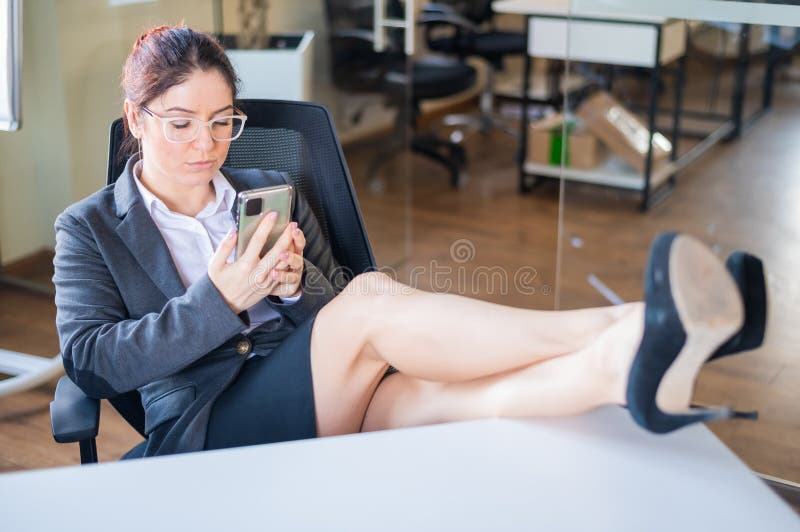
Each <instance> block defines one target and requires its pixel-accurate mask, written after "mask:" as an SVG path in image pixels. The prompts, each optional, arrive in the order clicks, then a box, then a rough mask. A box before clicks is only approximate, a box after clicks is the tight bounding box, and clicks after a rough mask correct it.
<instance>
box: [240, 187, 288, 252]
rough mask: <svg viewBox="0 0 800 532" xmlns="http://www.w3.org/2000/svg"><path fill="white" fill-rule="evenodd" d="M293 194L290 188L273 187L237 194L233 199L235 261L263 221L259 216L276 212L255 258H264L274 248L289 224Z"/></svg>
mask: <svg viewBox="0 0 800 532" xmlns="http://www.w3.org/2000/svg"><path fill="white" fill-rule="evenodd" d="M293 191H294V187H292V185H276V186H273V187H265V188H255V189H252V190H243V191H241V192H239V194H238V195H237V196H236V201H237V206H236V227H237V229H238V231H239V238H238V240H237V242H236V260H239V257H241V256H242V255H243V254H244V252H245V250H246V249H247V245H248V244H249V243H250V239H251V238H253V233H255V231H256V228H257V227H258V223H259V222H260V221H261V219H262V216H261V214H262V213H263V214H266V213H268V212H270V211H275V212H277V213H278V218H277V219H276V220H275V225H274V226H273V227H272V231H271V232H270V234H269V237H267V242H266V243H265V244H264V247H263V249H262V250H261V252H260V253H259V254H258V256H259V257H263V256H264V255H265V254H266V253H267V252H268V251H269V250H270V249H271V248H272V246H274V245H275V242H277V241H278V238H279V237H280V236H281V233H283V231H284V229H286V226H287V225H289V222H290V221H291V215H292V198H293V197H294V194H293Z"/></svg>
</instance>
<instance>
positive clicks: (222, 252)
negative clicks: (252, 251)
mask: <svg viewBox="0 0 800 532" xmlns="http://www.w3.org/2000/svg"><path fill="white" fill-rule="evenodd" d="M237 237H238V235H237V234H236V230H235V229H231V230H230V231H228V234H227V235H225V238H223V239H222V242H220V243H219V247H217V251H215V252H214V255H213V256H212V257H211V262H209V264H208V269H209V270H211V271H214V272H218V271H221V270H222V268H224V267H225V264H226V263H227V260H228V256H229V255H230V254H231V251H233V248H234V246H235V245H236V239H237Z"/></svg>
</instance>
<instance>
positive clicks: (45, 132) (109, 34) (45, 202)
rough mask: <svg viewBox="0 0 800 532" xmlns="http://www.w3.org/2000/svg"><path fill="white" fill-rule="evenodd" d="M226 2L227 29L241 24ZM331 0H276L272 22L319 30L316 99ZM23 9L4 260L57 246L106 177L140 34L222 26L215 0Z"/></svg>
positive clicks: (1, 158) (1, 175) (2, 140)
mask: <svg viewBox="0 0 800 532" xmlns="http://www.w3.org/2000/svg"><path fill="white" fill-rule="evenodd" d="M236 4H237V2H236V1H235V0H225V2H224V4H223V6H224V19H225V30H226V31H228V32H235V31H236V29H237V28H238V20H237V16H236ZM323 6H324V3H323V1H322V0H309V1H305V0H304V1H303V2H297V1H293V0H271V1H270V10H269V30H270V31H271V32H276V31H292V30H304V29H312V30H314V31H315V32H316V33H317V38H316V44H315V50H314V52H315V68H314V74H315V89H314V92H315V99H317V100H318V101H322V102H323V103H326V104H328V105H329V106H332V107H335V105H336V102H335V99H336V96H335V95H334V94H331V91H329V90H325V89H324V88H323V87H325V86H326V85H327V84H328V80H329V79H330V76H329V70H330V69H329V68H328V56H327V46H326V40H327V37H326V35H327V31H326V28H325V18H324V8H323ZM24 10H25V11H24V14H23V26H24V27H23V32H24V43H23V54H24V59H23V63H24V65H23V102H22V105H23V120H24V124H23V128H22V130H21V131H19V132H16V133H5V132H3V133H0V259H1V260H2V263H3V264H6V263H8V262H11V261H14V260H16V259H19V258H21V257H24V256H26V255H28V254H30V253H32V252H35V251H37V250H39V249H41V248H43V247H49V246H52V245H53V244H54V235H53V229H52V227H53V221H54V220H55V218H56V216H57V215H58V213H60V212H61V211H62V210H63V209H64V208H65V207H66V206H67V205H69V204H70V203H72V202H74V201H77V200H78V199H80V198H83V197H85V196H87V195H89V194H91V193H92V192H94V191H95V190H97V189H98V188H100V187H101V186H102V185H103V184H104V182H105V165H106V155H107V152H106V146H107V132H108V124H109V123H110V122H111V120H113V119H114V118H115V117H117V116H119V115H120V110H121V93H120V89H119V76H120V72H121V69H122V63H123V61H124V60H125V57H126V55H127V54H128V52H129V51H130V47H131V44H132V43H133V41H134V39H135V38H136V36H137V35H139V33H140V32H141V31H142V30H143V29H145V28H148V27H150V26H153V25H156V24H165V23H177V22H180V21H185V22H186V24H188V25H190V26H192V27H194V28H197V29H200V30H204V31H213V29H214V24H213V22H214V21H213V5H212V1H211V0H160V1H154V2H143V3H134V4H127V5H119V6H112V5H110V2H109V0H79V1H78V0H35V1H31V2H25V5H24Z"/></svg>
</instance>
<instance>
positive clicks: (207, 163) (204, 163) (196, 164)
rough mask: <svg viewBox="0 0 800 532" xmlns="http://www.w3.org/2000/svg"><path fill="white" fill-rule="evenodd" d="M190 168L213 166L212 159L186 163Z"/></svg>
mask: <svg viewBox="0 0 800 532" xmlns="http://www.w3.org/2000/svg"><path fill="white" fill-rule="evenodd" d="M187 164H188V165H189V166H190V167H191V168H197V169H203V168H211V167H212V166H214V161H196V162H193V163H187Z"/></svg>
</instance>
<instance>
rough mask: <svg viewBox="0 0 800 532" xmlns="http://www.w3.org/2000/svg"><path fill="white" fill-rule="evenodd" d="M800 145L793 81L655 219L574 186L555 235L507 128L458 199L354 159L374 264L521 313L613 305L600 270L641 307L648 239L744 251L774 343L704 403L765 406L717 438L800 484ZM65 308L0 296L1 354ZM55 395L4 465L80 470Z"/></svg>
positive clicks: (34, 344)
mask: <svg viewBox="0 0 800 532" xmlns="http://www.w3.org/2000/svg"><path fill="white" fill-rule="evenodd" d="M695 86H699V85H695ZM751 88H752V87H751ZM698 90H699V89H698ZM725 97H726V95H725V94H724V92H723V93H722V94H721V95H720V100H721V101H725V100H724V99H725ZM798 140H800V84H795V85H792V84H783V85H781V86H780V87H779V90H778V94H777V99H776V108H775V110H774V111H773V112H772V113H770V114H769V115H767V116H766V117H765V118H764V119H762V120H761V121H760V122H759V123H758V124H757V125H756V126H755V127H754V128H753V129H751V130H750V131H749V132H748V133H747V134H746V135H745V136H744V137H743V138H742V139H741V140H739V141H736V142H733V143H729V144H725V145H720V146H718V147H716V148H714V150H713V151H712V152H710V153H708V154H707V155H706V156H704V157H703V158H702V159H701V160H700V161H698V162H697V163H696V164H695V165H693V166H691V167H690V168H689V169H687V170H686V171H684V172H683V173H682V174H681V175H680V176H679V181H678V186H677V188H676V190H675V191H674V193H673V194H672V195H671V197H669V198H668V199H667V200H666V201H665V202H663V203H661V204H660V205H658V206H656V207H655V208H653V209H652V210H651V211H650V212H648V213H647V214H642V213H640V212H639V211H638V210H637V202H638V198H637V197H636V196H635V195H632V194H630V193H623V192H618V191H613V190H608V189H602V188H597V187H590V186H584V185H576V184H567V185H566V187H565V194H564V210H563V212H562V215H563V225H562V227H561V234H560V238H559V183H558V182H550V183H543V184H542V185H540V186H539V187H538V188H536V189H535V190H534V192H533V193H531V194H528V195H524V196H522V195H519V194H518V193H517V170H516V165H515V163H514V151H515V140H514V139H512V138H511V137H508V136H506V135H505V134H503V133H492V134H490V135H488V136H482V135H474V136H472V137H470V138H469V139H468V140H467V148H468V153H469V157H470V165H469V173H470V179H469V181H468V182H467V183H466V184H465V186H464V187H463V188H461V189H460V190H454V189H452V188H451V187H450V186H449V183H448V179H447V176H446V175H445V173H444V172H443V171H442V169H441V168H440V167H439V166H437V165H435V164H433V163H431V162H429V161H427V160H425V159H422V158H419V157H417V156H413V155H408V154H403V155H399V156H397V157H395V158H393V159H391V160H388V161H387V162H386V163H385V164H384V165H383V166H382V168H381V172H380V176H379V177H380V178H381V179H382V184H383V188H382V189H380V187H377V186H375V183H374V182H373V183H368V182H367V180H366V178H365V176H364V174H365V170H366V166H367V164H368V162H369V160H370V158H371V153H373V152H372V150H373V147H369V146H361V147H355V148H352V149H348V150H346V156H347V158H348V163H349V165H350V169H351V174H352V176H353V180H354V182H355V185H356V189H357V192H358V196H359V202H360V205H361V208H362V211H363V214H364V218H365V221H366V225H367V230H368V232H369V236H370V240H371V242H372V244H373V247H374V249H375V253H376V256H377V259H378V262H379V264H380V265H382V266H384V267H387V268H392V269H393V270H394V272H395V273H396V276H397V278H399V279H400V280H403V281H405V282H412V281H413V283H414V284H415V285H416V286H418V287H421V288H425V289H428V290H439V291H449V292H458V293H462V294H464V295H467V296H470V297H477V298H480V299H483V300H487V301H493V302H497V303H503V304H508V305H513V306H519V307H525V308H538V309H553V308H556V304H557V302H556V300H557V299H558V306H559V308H577V307H585V306H596V305H605V304H607V300H606V299H605V298H604V297H603V296H602V295H601V294H600V293H599V292H598V291H597V290H596V289H595V288H593V287H592V286H591V285H590V284H589V282H588V280H587V279H588V276H589V275H592V274H593V275H594V276H596V277H597V278H598V279H600V280H601V281H602V282H603V283H605V285H607V286H608V287H609V288H611V289H612V290H613V291H614V292H615V293H616V294H618V295H619V296H620V297H621V298H623V299H624V300H635V299H639V298H641V278H642V272H643V267H644V261H645V259H646V254H647V248H648V244H649V242H650V240H651V239H652V237H653V236H654V235H655V234H656V233H657V232H658V231H660V230H665V229H677V230H682V231H689V232H691V233H693V234H695V235H698V236H700V237H701V238H703V239H704V240H705V241H706V242H708V243H709V244H710V245H712V246H713V247H714V249H715V250H716V251H717V252H718V253H719V254H720V256H721V257H724V256H725V255H726V254H727V253H728V252H730V251H731V250H733V249H737V248H745V249H748V250H750V251H753V252H756V253H758V254H759V255H761V256H762V257H763V258H764V259H765V261H766V264H767V267H768V270H769V279H768V283H769V289H770V296H771V300H770V327H769V331H768V339H767V342H766V344H765V346H764V347H763V348H762V349H759V350H758V351H755V352H752V353H748V354H744V355H740V356H736V357H729V358H728V359H723V360H720V361H718V362H714V363H713V364H709V365H708V366H707V367H706V368H705V369H704V370H703V372H702V374H701V376H700V379H699V382H698V386H697V391H696V397H695V399H696V402H697V403H700V404H710V405H711V404H732V405H734V406H735V407H737V408H740V409H757V410H759V411H760V414H761V417H760V419H759V420H758V421H757V422H748V421H730V422H724V423H719V424H714V425H711V426H710V428H711V430H712V431H713V432H714V433H715V434H716V435H717V436H718V437H719V438H721V439H722V441H723V442H725V444H726V445H728V446H729V447H730V448H731V449H732V450H733V451H734V452H735V453H736V454H737V455H738V456H739V457H740V458H741V459H742V460H743V461H744V462H746V463H747V464H748V465H749V466H750V467H751V468H753V469H754V470H755V471H758V472H761V473H765V474H769V475H772V476H776V477H780V478H785V479H789V480H793V481H795V482H798V481H800V459H798V457H799V456H800V357H798V356H797V346H798V345H800V328H798V327H797V326H796V324H797V323H798V322H799V319H800V311H798V310H797V308H796V307H797V305H796V302H798V301H800V282H798V281H797V277H796V275H794V273H795V271H796V270H797V264H798V261H799V260H800V208H798V205H800V180H798V179H797V177H798V176H797V172H798V170H797V168H798V164H797V163H798V159H797V155H796V153H797V150H796V145H797V142H798ZM683 147H685V146H682V148H683ZM379 189H380V190H379ZM559 242H561V243H562V248H561V249H560V256H559ZM559 262H560V264H561V273H560V277H559V278H558V279H557V278H556V273H557V268H556V265H557V263H559ZM47 276H48V275H47V274H46V273H40V277H43V278H47ZM503 276H505V279H506V280H507V283H508V284H507V286H506V285H504V284H503V281H502V279H503ZM515 276H516V277H515ZM515 279H516V281H517V282H516V284H515ZM520 285H524V286H523V289H524V291H523V290H521V289H520ZM793 303H795V304H793ZM54 314H55V309H54V307H53V304H52V302H51V301H50V299H48V298H45V297H41V296H36V295H32V294H29V293H25V292H23V291H21V290H17V289H13V288H8V287H2V286H0V348H4V349H11V350H18V351H23V352H30V353H35V354H38V355H42V356H52V355H54V354H55V353H56V352H57V351H58V342H57V337H56V332H55V329H54V326H53V320H54ZM52 392H53V387H52V385H49V386H43V387H41V388H39V389H36V390H33V391H29V392H26V393H21V394H17V395H15V396H12V397H6V398H0V470H3V471H9V470H18V469H29V468H41V467H53V466H58V465H66V464H74V463H77V462H78V457H77V449H76V448H75V447H73V446H64V445H57V444H55V443H54V442H53V440H52V436H51V435H50V427H49V412H48V403H49V401H50V400H51V398H52ZM101 423H102V425H101V426H102V431H101V433H102V437H101V438H100V440H99V442H98V447H99V453H100V457H101V460H115V459H117V458H119V456H120V455H121V454H122V453H124V452H125V451H126V450H127V449H129V448H130V447H132V446H133V445H134V444H136V443H137V442H138V441H139V437H138V435H136V434H135V433H134V431H133V430H132V429H130V428H129V427H128V426H127V425H126V424H125V422H124V421H122V420H121V418H120V417H119V416H118V415H116V413H115V412H113V410H112V409H111V408H110V407H108V405H107V404H105V403H104V405H103V411H102V421H101Z"/></svg>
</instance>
